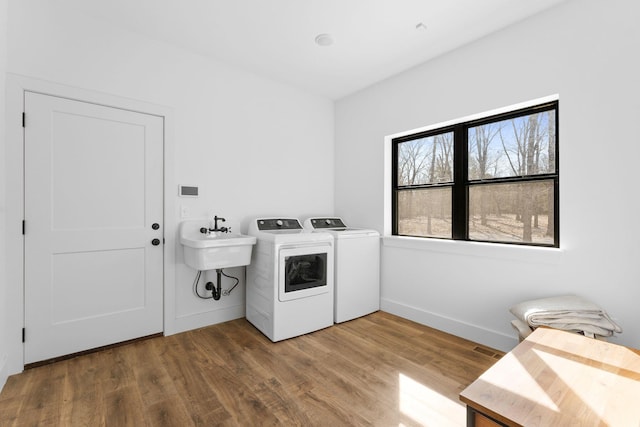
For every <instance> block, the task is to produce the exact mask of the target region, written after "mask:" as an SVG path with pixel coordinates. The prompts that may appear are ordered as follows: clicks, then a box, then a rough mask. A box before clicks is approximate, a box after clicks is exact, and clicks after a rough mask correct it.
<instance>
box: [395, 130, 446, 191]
mask: <svg viewBox="0 0 640 427" xmlns="http://www.w3.org/2000/svg"><path fill="white" fill-rule="evenodd" d="M397 166H398V186H405V185H420V184H435V183H442V182H451V181H453V132H448V133H442V134H440V135H434V136H429V137H426V138H420V139H414V140H411V141H406V142H401V143H398V165H397Z"/></svg>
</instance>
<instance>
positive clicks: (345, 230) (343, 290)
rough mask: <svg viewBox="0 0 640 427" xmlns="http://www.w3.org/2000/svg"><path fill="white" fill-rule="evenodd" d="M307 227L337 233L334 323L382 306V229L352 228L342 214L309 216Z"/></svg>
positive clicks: (305, 225)
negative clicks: (380, 231) (325, 216)
mask: <svg viewBox="0 0 640 427" xmlns="http://www.w3.org/2000/svg"><path fill="white" fill-rule="evenodd" d="M304 227H305V228H306V229H307V230H313V231H314V232H321V233H330V234H331V235H333V237H334V245H333V246H334V248H335V279H334V283H335V290H334V321H335V323H340V322H346V321H347V320H351V319H355V318H357V317H361V316H364V315H366V314H369V313H373V312H374V311H378V310H380V233H378V232H377V231H376V230H366V229H358V228H349V227H347V226H346V225H345V224H344V222H343V221H342V219H340V218H309V219H307V220H306V221H305V222H304Z"/></svg>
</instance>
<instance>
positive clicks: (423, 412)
mask: <svg viewBox="0 0 640 427" xmlns="http://www.w3.org/2000/svg"><path fill="white" fill-rule="evenodd" d="M398 383H399V386H400V387H399V396H398V401H399V402H400V412H401V413H402V414H403V415H404V416H407V417H409V418H410V419H411V420H412V421H415V422H416V423H419V425H422V426H437V427H449V426H456V427H460V426H464V425H465V423H466V409H465V407H464V405H463V404H462V403H460V402H454V401H452V400H450V399H449V398H447V397H445V396H443V395H441V394H440V393H437V392H436V391H434V390H432V389H430V388H429V387H427V386H425V385H423V384H421V383H419V382H417V381H415V380H414V379H412V378H410V377H408V376H406V375H403V374H399V378H398ZM413 425H415V424H411V423H409V424H403V423H400V424H399V427H408V426H413Z"/></svg>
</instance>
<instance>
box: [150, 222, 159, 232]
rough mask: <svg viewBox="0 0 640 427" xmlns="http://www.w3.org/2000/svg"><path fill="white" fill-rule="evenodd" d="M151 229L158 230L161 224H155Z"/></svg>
mask: <svg viewBox="0 0 640 427" xmlns="http://www.w3.org/2000/svg"><path fill="white" fill-rule="evenodd" d="M151 228H153V229H154V230H157V229H158V228H160V224H158V223H157V222H154V223H153V225H152V226H151Z"/></svg>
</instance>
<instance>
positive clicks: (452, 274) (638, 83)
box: [335, 0, 640, 349]
mask: <svg viewBox="0 0 640 427" xmlns="http://www.w3.org/2000/svg"><path fill="white" fill-rule="evenodd" d="M638 16H640V3H638V2H637V1H635V0H612V1H608V2H601V1H597V0H573V1H569V2H567V3H564V4H562V5H560V6H558V7H556V8H554V9H551V10H549V11H547V12H544V13H543V14H541V15H538V16H536V17H533V18H532V19H529V20H527V21H524V22H521V23H519V24H517V25H514V26H512V27H510V28H508V29H505V30H503V31H500V32H498V33H495V34H493V35H491V36H488V37H486V38H484V39H482V40H479V41H477V42H475V43H472V44H469V45H467V46H465V47H463V48H461V49H458V50H456V51H454V52H452V53H449V54H447V55H444V56H441V57H439V58H437V59H435V60H433V61H430V62H428V63H426V64H423V65H421V66H419V67H416V68H414V69H412V70H409V71H407V72H405V73H403V74H401V75H398V76H396V77H393V78H391V79H389V80H387V81H384V82H382V83H380V84H377V85H375V86H373V87H370V88H368V89H366V90H363V91H361V92H359V93H357V94H354V95H352V96H349V97H346V98H344V99H342V100H340V101H339V102H337V104H336V198H335V200H336V202H335V203H336V214H338V215H342V216H344V217H345V218H346V219H347V220H349V222H351V223H357V224H358V225H361V226H366V227H373V228H376V229H378V230H380V231H382V230H383V227H384V221H385V217H384V215H385V208H384V205H383V204H384V193H383V190H384V188H385V187H384V186H388V185H390V184H389V183H388V182H385V179H384V172H383V171H384V169H385V158H384V152H385V151H384V138H385V136H387V135H392V134H395V133H399V132H404V131H407V130H411V129H415V128H419V127H423V126H427V125H432V124H436V123H440V122H443V121H447V120H453V119H457V118H460V117H464V116H468V115H472V114H476V113H480V112H484V111H489V110H492V109H495V108H500V107H504V106H509V105H513V104H517V103H520V102H523V101H528V100H532V99H537V98H540V97H545V96H548V95H553V94H558V95H559V100H560V107H559V108H560V126H559V136H560V242H561V243H560V244H561V249H560V250H553V249H542V250H541V249H528V248H518V247H512V246H502V245H484V244H473V243H464V242H442V241H435V242H434V241H423V240H421V241H418V242H414V241H411V239H402V238H386V239H385V242H384V246H383V253H382V281H383V283H382V298H383V300H382V306H383V308H384V309H386V310H388V311H391V312H394V313H398V314H402V315H405V316H407V317H409V318H412V319H414V320H417V321H420V322H423V323H426V324H429V325H432V326H435V327H439V328H441V329H444V330H447V331H449V332H453V333H456V334H458V335H462V336H465V337H467V338H470V339H473V340H476V341H478V342H482V343H485V344H487V345H493V346H495V347H498V348H502V349H509V348H510V347H511V346H512V345H514V344H515V342H516V340H515V336H516V335H515V332H514V331H513V330H512V329H511V327H510V325H509V322H510V320H511V319H512V316H511V315H510V314H509V313H508V308H509V307H510V306H511V305H513V304H515V303H517V302H519V301H522V300H525V299H530V298H538V297H545V296H550V295H558V294H564V293H576V294H579V295H583V296H584V297H587V298H589V299H591V300H593V301H595V302H597V303H599V304H600V305H601V306H602V307H604V308H605V309H606V310H607V311H608V312H609V314H611V315H612V316H613V317H614V318H615V319H616V320H617V321H618V322H619V323H620V324H621V325H622V327H623V329H624V332H623V333H622V334H621V335H620V336H619V337H618V338H616V339H615V341H617V342H619V343H622V344H625V345H630V346H634V347H640V318H639V315H638V313H639V312H640V311H639V310H638V306H637V304H638V301H640V262H639V260H640V249H639V247H640V245H639V244H638V237H640V224H639V221H638V220H637V218H636V217H637V213H638V211H639V207H640V206H639V201H638V197H637V195H638V190H637V188H636V187H635V182H636V181H637V170H638V158H640V137H639V136H638V132H637V123H638V118H639V117H640V80H638V76H640V61H639V60H638V55H637V52H640V27H638V25H637V18H638ZM354 170H357V171H358V173H357V174H356V173H354ZM354 194H358V195H359V197H357V198H356V197H353V195H354ZM386 213H388V210H387V211H386Z"/></svg>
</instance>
